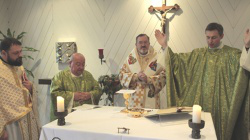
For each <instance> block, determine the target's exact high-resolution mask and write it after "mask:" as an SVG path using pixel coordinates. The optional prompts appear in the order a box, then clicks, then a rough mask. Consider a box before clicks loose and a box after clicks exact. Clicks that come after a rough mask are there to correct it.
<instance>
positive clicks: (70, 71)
mask: <svg viewBox="0 0 250 140" xmlns="http://www.w3.org/2000/svg"><path fill="white" fill-rule="evenodd" d="M70 73H71V76H72V77H81V76H82V74H81V75H79V76H76V75H74V74H73V73H72V72H71V71H70Z"/></svg>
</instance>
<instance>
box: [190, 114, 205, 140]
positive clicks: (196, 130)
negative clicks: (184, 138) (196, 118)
mask: <svg viewBox="0 0 250 140" xmlns="http://www.w3.org/2000/svg"><path fill="white" fill-rule="evenodd" d="M188 126H189V127H190V128H192V138H193V139H199V138H201V135H200V132H201V131H200V129H202V128H204V126H205V121H203V120H201V123H193V122H192V119H189V120H188Z"/></svg>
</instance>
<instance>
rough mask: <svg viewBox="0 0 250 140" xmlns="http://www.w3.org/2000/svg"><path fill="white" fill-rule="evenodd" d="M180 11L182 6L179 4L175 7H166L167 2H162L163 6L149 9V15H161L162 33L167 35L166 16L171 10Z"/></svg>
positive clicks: (164, 0) (163, 0)
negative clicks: (156, 13)
mask: <svg viewBox="0 0 250 140" xmlns="http://www.w3.org/2000/svg"><path fill="white" fill-rule="evenodd" d="M178 9H180V6H179V5H178V4H175V5H174V6H166V0H162V6H161V7H153V6H152V5H151V6H150V7H149V8H148V12H149V13H151V14H152V13H155V12H159V13H160V14H161V17H162V19H161V27H162V29H161V30H162V32H163V33H164V34H165V27H166V15H167V12H169V11H171V10H178Z"/></svg>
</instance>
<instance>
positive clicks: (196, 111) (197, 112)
mask: <svg viewBox="0 0 250 140" xmlns="http://www.w3.org/2000/svg"><path fill="white" fill-rule="evenodd" d="M192 121H193V123H201V106H199V105H194V106H193V118H192Z"/></svg>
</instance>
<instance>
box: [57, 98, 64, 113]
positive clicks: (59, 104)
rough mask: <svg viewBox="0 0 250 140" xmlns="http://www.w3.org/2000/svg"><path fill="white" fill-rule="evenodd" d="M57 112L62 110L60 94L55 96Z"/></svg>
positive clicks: (62, 102) (62, 104)
mask: <svg viewBox="0 0 250 140" xmlns="http://www.w3.org/2000/svg"><path fill="white" fill-rule="evenodd" d="M56 100H57V112H64V98H63V97H62V96H57V97H56Z"/></svg>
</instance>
